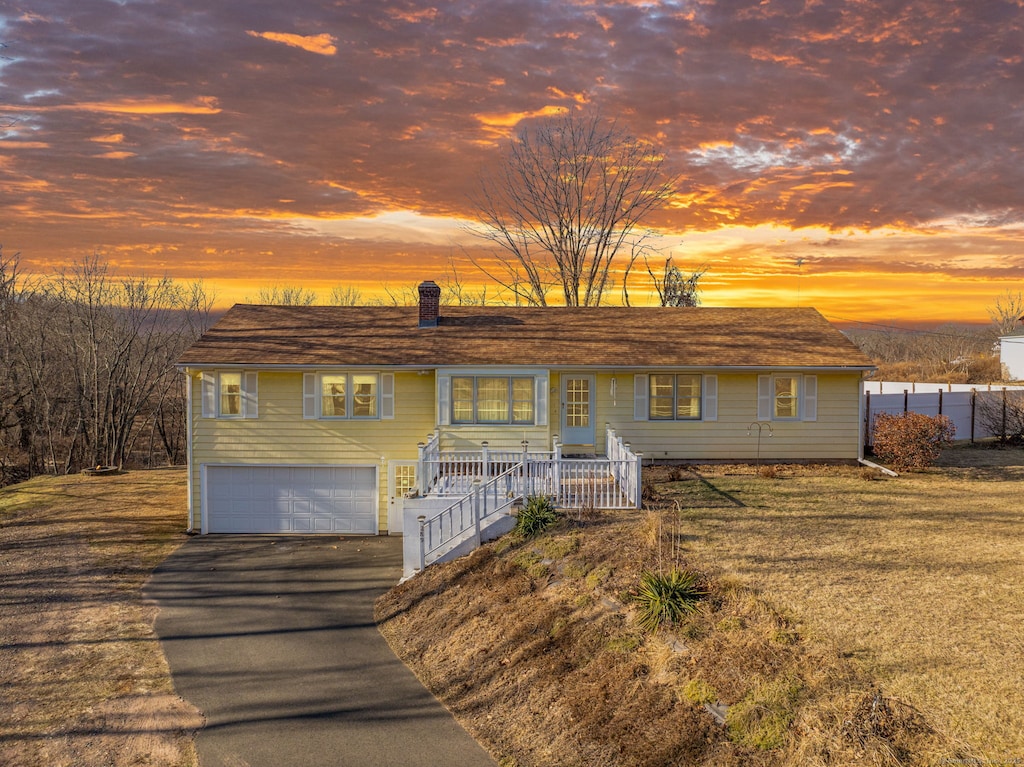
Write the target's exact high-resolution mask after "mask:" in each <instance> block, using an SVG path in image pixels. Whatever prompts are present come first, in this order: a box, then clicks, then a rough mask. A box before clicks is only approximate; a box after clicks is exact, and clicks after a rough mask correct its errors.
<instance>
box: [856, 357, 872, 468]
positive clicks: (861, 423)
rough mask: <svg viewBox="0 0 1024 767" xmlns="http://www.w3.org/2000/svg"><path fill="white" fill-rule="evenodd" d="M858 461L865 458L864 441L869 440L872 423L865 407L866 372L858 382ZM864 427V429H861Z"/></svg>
mask: <svg viewBox="0 0 1024 767" xmlns="http://www.w3.org/2000/svg"><path fill="white" fill-rule="evenodd" d="M857 386H858V387H859V388H858V391H857V461H858V462H860V461H863V460H864V443H865V442H867V441H868V434H870V432H871V424H869V423H867V421H866V420H865V419H866V418H867V413H866V411H865V407H864V404H865V403H864V400H865V399H866V397H865V392H864V373H863V371H862V372H861V374H860V380H859V381H858V382H857ZM861 429H863V431H861Z"/></svg>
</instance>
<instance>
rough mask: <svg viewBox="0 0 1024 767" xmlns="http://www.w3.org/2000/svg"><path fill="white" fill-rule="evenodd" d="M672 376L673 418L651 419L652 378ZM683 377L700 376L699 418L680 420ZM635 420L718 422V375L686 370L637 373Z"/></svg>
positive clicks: (634, 379) (653, 421)
mask: <svg viewBox="0 0 1024 767" xmlns="http://www.w3.org/2000/svg"><path fill="white" fill-rule="evenodd" d="M655 375H670V376H672V417H671V418H652V417H651V399H652V397H651V390H650V387H651V376H655ZM681 375H694V376H700V398H699V400H698V402H699V406H700V417H699V418H678V417H677V414H678V412H679V411H678V407H679V404H678V378H677V376H681ZM633 420H634V421H648V422H650V423H679V424H682V423H708V422H711V421H717V420H718V375H717V374H715V373H700V372H694V371H686V370H659V371H657V372H651V373H637V374H635V375H634V376H633Z"/></svg>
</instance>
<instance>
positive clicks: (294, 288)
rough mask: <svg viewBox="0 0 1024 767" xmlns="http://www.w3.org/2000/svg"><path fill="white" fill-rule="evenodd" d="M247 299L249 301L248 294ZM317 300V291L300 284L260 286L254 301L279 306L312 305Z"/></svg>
mask: <svg viewBox="0 0 1024 767" xmlns="http://www.w3.org/2000/svg"><path fill="white" fill-rule="evenodd" d="M245 300H246V301H247V302H248V301H249V298H248V296H246V299H245ZM316 302H317V296H316V292H315V291H312V290H310V289H308V288H303V287H301V286H299V285H274V286H272V287H269V288H260V291H259V293H257V294H256V301H255V302H254V303H257V304H275V305H277V306H312V305H313V304H315V303H316Z"/></svg>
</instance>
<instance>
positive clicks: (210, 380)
mask: <svg viewBox="0 0 1024 767" xmlns="http://www.w3.org/2000/svg"><path fill="white" fill-rule="evenodd" d="M199 386H200V388H201V396H202V400H203V418H216V417H217V374H216V373H202V374H201V376H200V384H199Z"/></svg>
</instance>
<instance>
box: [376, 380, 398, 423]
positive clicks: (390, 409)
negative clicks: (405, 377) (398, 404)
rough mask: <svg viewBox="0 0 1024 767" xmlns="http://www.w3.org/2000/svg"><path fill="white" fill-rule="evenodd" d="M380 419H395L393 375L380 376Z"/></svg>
mask: <svg viewBox="0 0 1024 767" xmlns="http://www.w3.org/2000/svg"><path fill="white" fill-rule="evenodd" d="M380 417H381V418H394V417H395V374H394V373H381V374H380Z"/></svg>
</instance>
